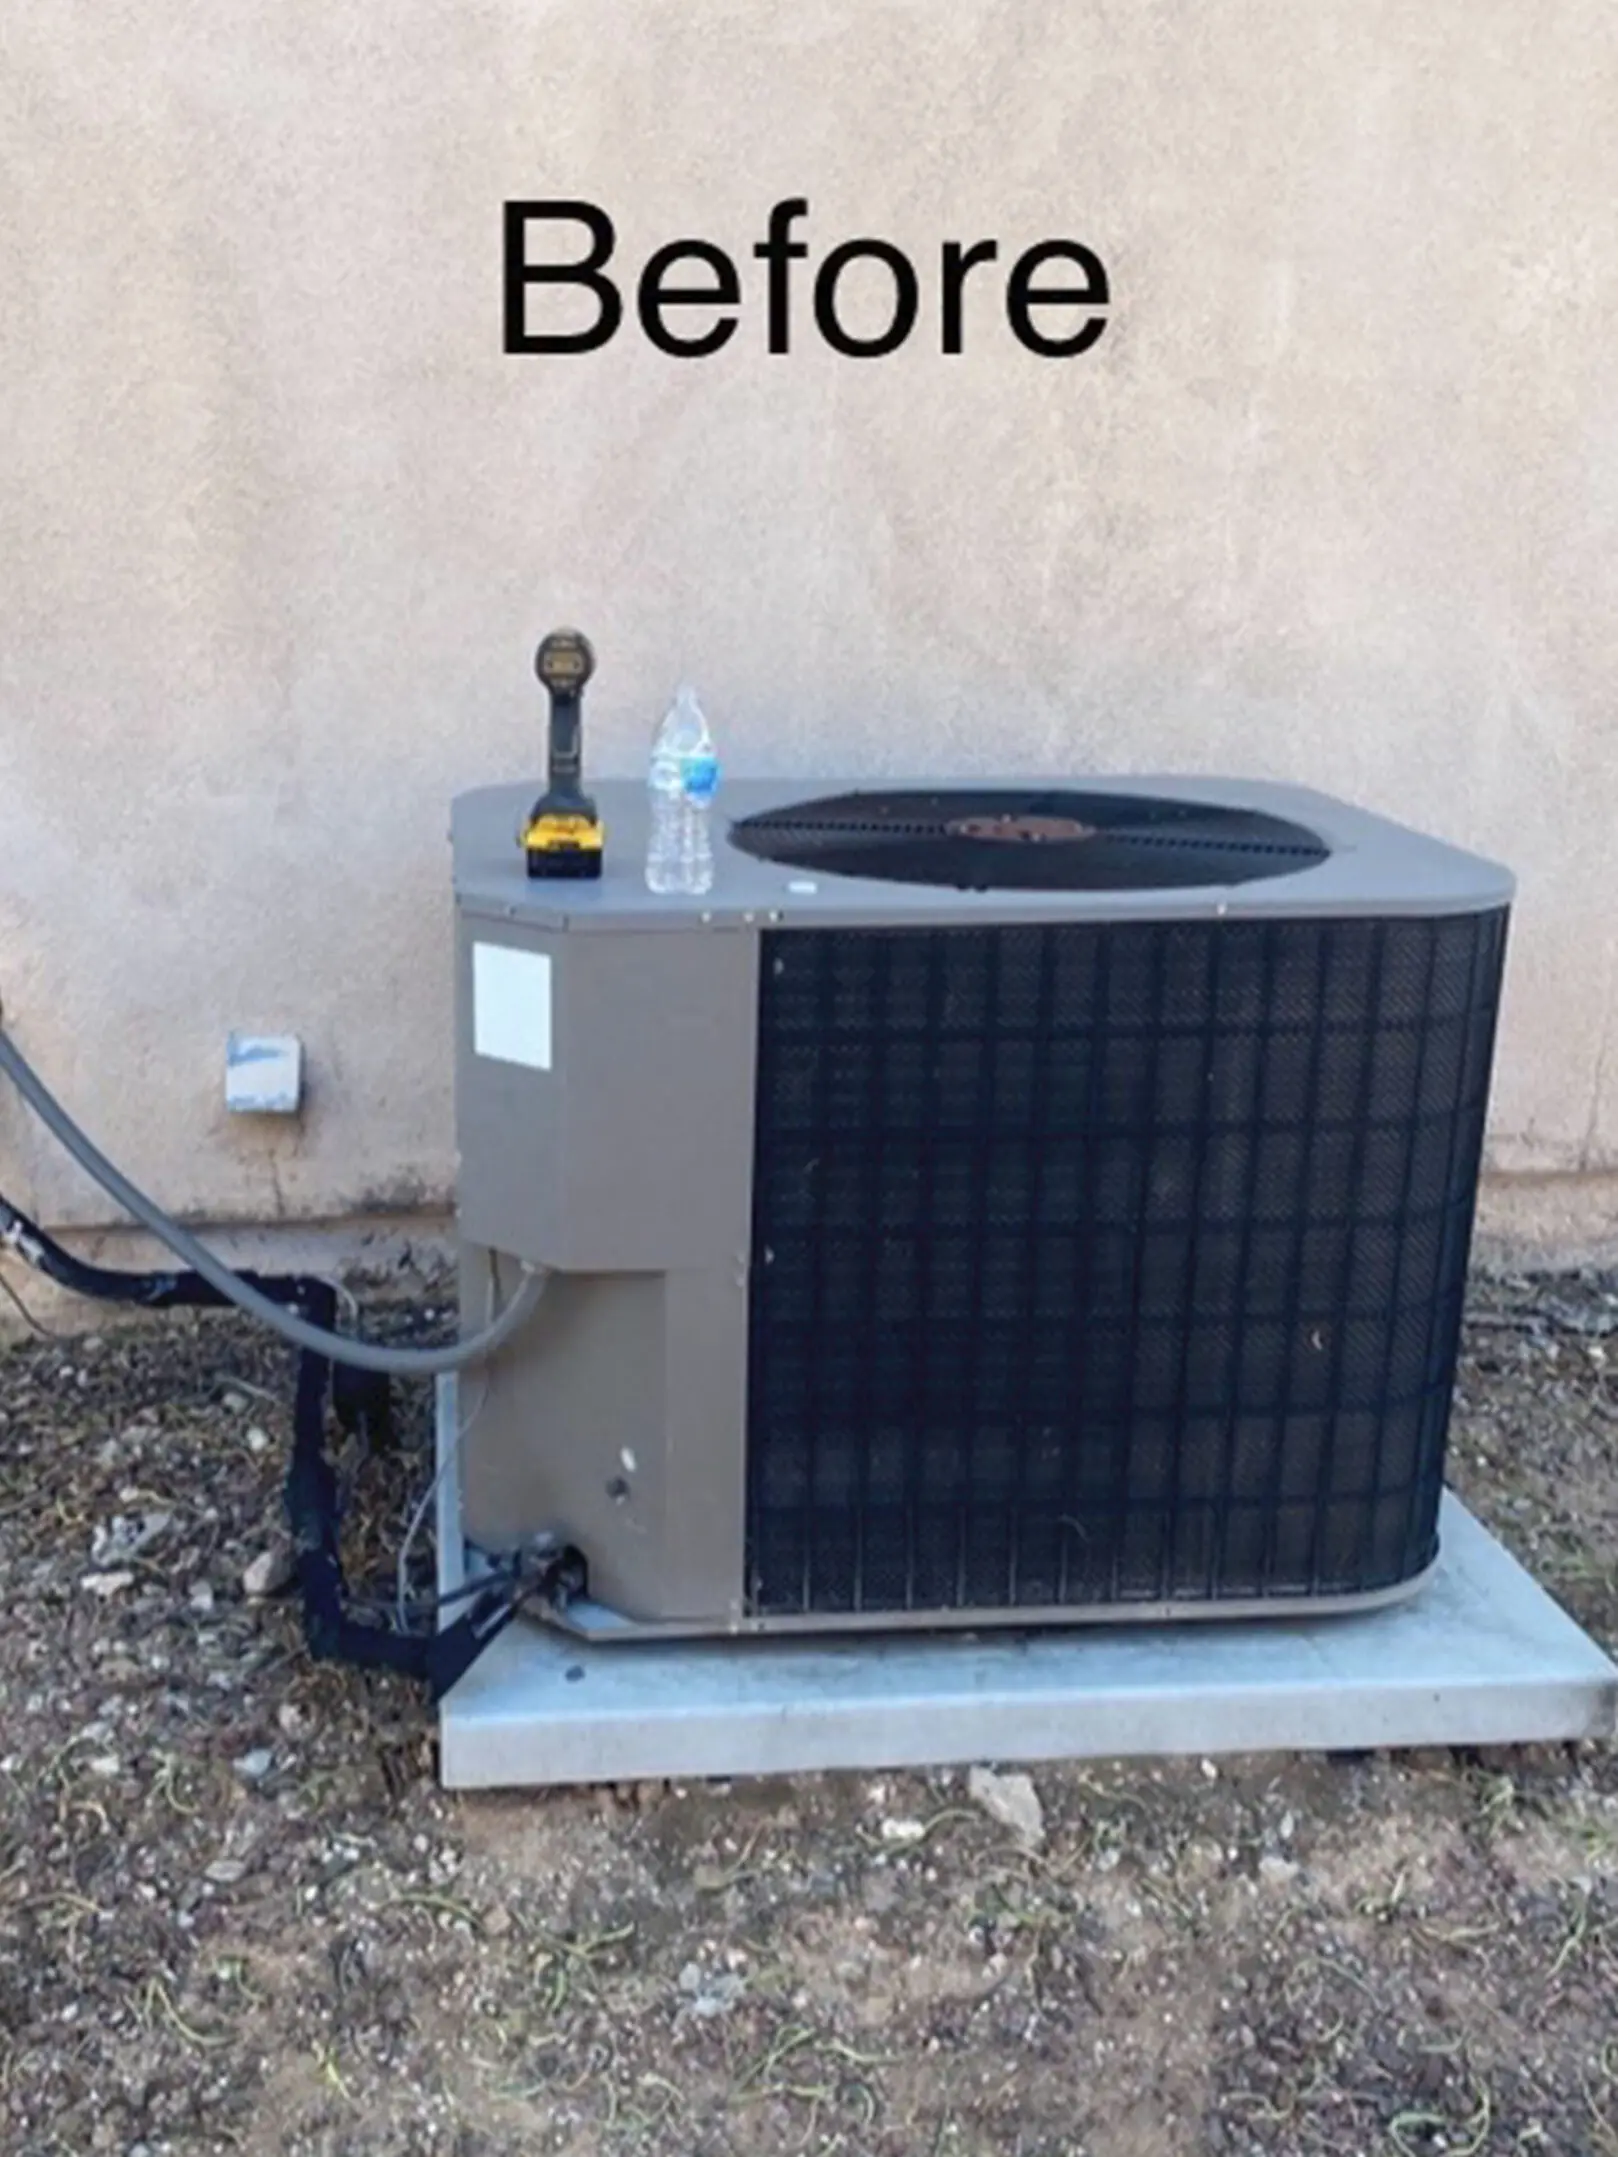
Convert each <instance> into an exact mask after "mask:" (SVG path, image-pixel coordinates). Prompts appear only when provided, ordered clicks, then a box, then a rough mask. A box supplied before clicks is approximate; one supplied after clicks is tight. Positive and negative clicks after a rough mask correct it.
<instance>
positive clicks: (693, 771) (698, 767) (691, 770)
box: [685, 756, 719, 803]
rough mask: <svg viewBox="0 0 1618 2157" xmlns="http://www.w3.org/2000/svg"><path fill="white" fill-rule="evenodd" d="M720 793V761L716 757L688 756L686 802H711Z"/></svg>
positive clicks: (686, 763)
mask: <svg viewBox="0 0 1618 2157" xmlns="http://www.w3.org/2000/svg"><path fill="white" fill-rule="evenodd" d="M718 791H719V759H718V758H717V757H716V756H688V757H687V758H686V760H685V798H686V800H687V801H695V802H704V803H706V802H710V801H712V800H713V798H714V796H715V794H717V793H718Z"/></svg>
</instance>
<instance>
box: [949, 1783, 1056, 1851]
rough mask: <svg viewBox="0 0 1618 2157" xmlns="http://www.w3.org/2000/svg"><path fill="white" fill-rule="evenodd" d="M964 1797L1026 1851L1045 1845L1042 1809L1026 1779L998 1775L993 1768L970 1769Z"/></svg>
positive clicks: (1032, 1786) (1030, 1784)
mask: <svg viewBox="0 0 1618 2157" xmlns="http://www.w3.org/2000/svg"><path fill="white" fill-rule="evenodd" d="M966 1794H967V1796H968V1797H969V1798H970V1799H971V1800H972V1802H973V1804H974V1805H981V1806H982V1808H983V1810H984V1811H985V1812H986V1813H987V1814H988V1816H989V1818H990V1819H991V1820H995V1821H998V1822H999V1824H1000V1826H1001V1827H1004V1828H1009V1829H1010V1830H1011V1832H1012V1834H1013V1835H1015V1836H1016V1838H1017V1840H1018V1842H1020V1843H1021V1844H1022V1846H1023V1848H1024V1849H1025V1850H1038V1849H1040V1848H1041V1847H1042V1846H1043V1844H1044V1841H1045V1808H1044V1807H1043V1806H1042V1805H1041V1804H1040V1802H1039V1793H1038V1791H1037V1790H1035V1788H1034V1785H1033V1783H1032V1781H1031V1780H1030V1778H1029V1777H1028V1776H1026V1775H998V1774H996V1772H995V1770H994V1769H993V1768H982V1767H978V1768H973V1769H971V1770H970V1772H969V1773H968V1775H967V1778H966Z"/></svg>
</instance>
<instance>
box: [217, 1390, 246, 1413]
mask: <svg viewBox="0 0 1618 2157" xmlns="http://www.w3.org/2000/svg"><path fill="white" fill-rule="evenodd" d="M219 1405H220V1407H221V1408H224V1409H228V1410H229V1412H230V1414H232V1415H233V1416H239V1415H240V1414H241V1412H242V1410H243V1409H244V1408H245V1407H246V1406H247V1396H246V1394H245V1393H221V1394H220V1396H219Z"/></svg>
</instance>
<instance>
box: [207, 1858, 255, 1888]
mask: <svg viewBox="0 0 1618 2157" xmlns="http://www.w3.org/2000/svg"><path fill="white" fill-rule="evenodd" d="M246 1870H247V1867H246V1866H245V1865H244V1864H243V1863H242V1861H241V1859H240V1858H239V1857H216V1858H215V1859H214V1861H213V1863H212V1864H211V1865H210V1866H209V1867H208V1868H207V1870H206V1871H205V1872H204V1874H203V1878H204V1879H205V1880H211V1881H212V1882H213V1884H214V1886H215V1887H234V1886H235V1885H236V1882H237V1881H238V1880H239V1879H240V1878H241V1877H242V1875H243V1873H245V1872H246Z"/></svg>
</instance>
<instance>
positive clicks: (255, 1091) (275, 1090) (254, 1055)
mask: <svg viewBox="0 0 1618 2157" xmlns="http://www.w3.org/2000/svg"><path fill="white" fill-rule="evenodd" d="M302 1102H303V1043H302V1042H301V1041H300V1040H299V1039H298V1037H297V1035H296V1034H246V1033H232V1034H231V1035H230V1037H229V1039H228V1040H227V1041H226V1043H225V1106H226V1108H227V1109H229V1110H230V1111H231V1113H232V1114H233V1115H244V1116H296V1115H297V1113H298V1110H299V1108H300V1107H301V1106H302Z"/></svg>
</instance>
